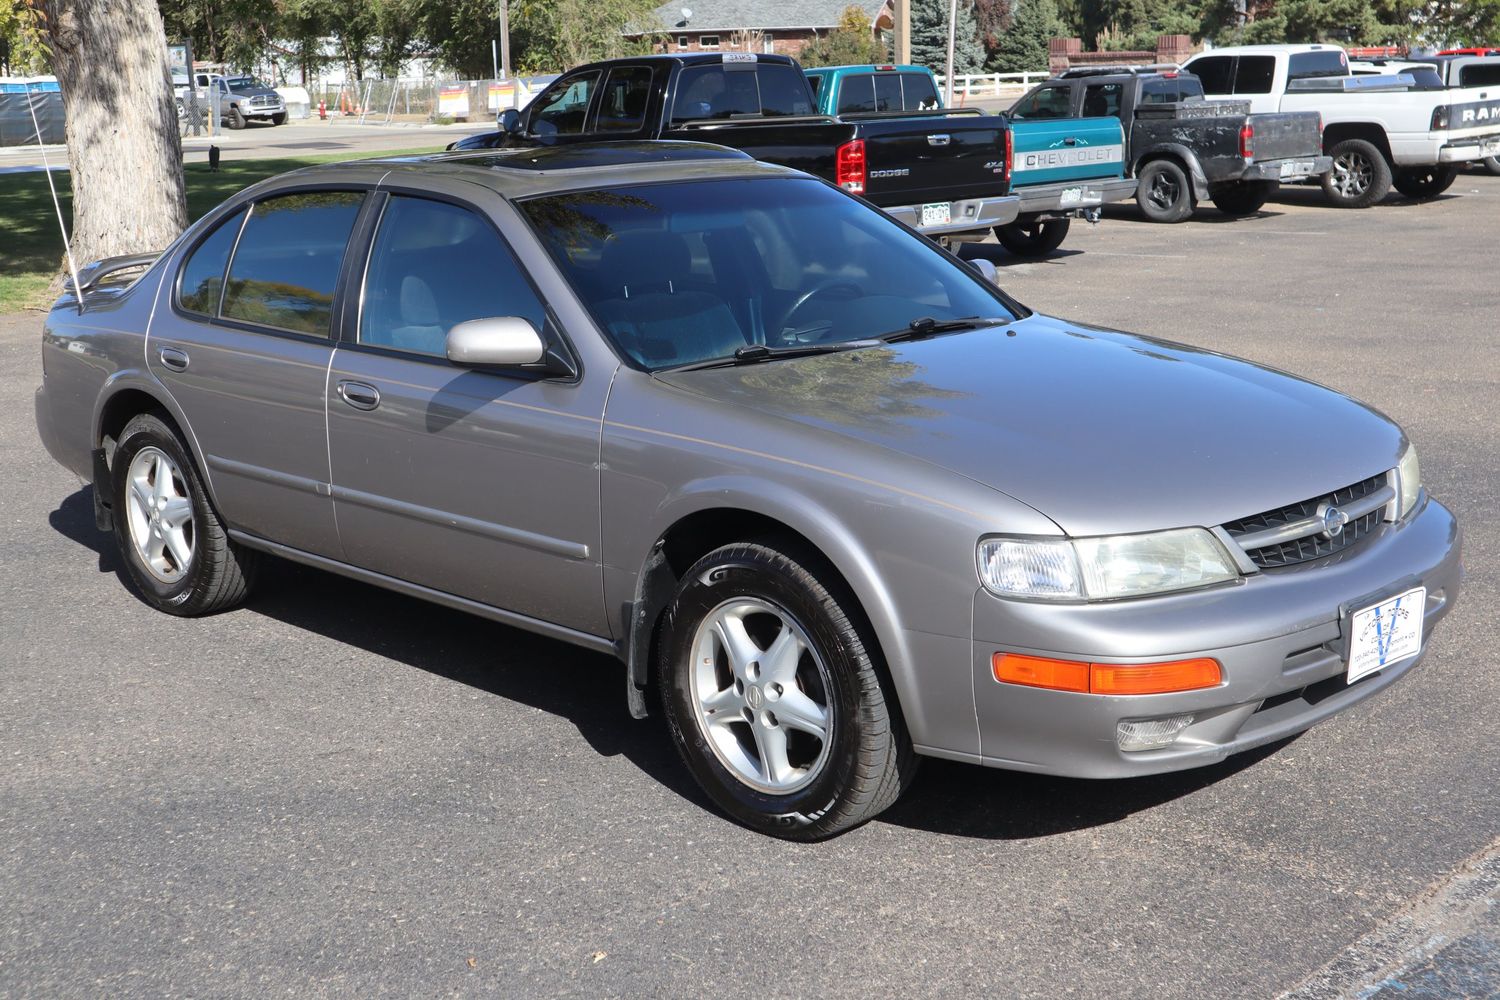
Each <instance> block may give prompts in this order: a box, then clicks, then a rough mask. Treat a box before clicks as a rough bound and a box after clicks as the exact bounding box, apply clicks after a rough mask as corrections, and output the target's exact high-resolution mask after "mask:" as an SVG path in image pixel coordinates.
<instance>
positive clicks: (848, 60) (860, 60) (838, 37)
mask: <svg viewBox="0 0 1500 1000" xmlns="http://www.w3.org/2000/svg"><path fill="white" fill-rule="evenodd" d="M889 58H890V54H889V52H888V51H887V49H886V46H885V42H884V41H883V40H881V39H879V38H876V37H875V32H874V31H873V30H872V29H871V28H870V15H869V14H867V13H865V11H864V10H863V9H862V8H860V7H846V8H844V13H843V16H842V17H840V18H839V26H838V27H837V28H835V29H833V30H832V31H830V32H829V33H828V34H826V35H823V36H822V37H820V38H817V39H815V40H814V41H811V42H809V43H807V44H806V45H804V46H803V47H802V51H801V52H799V53H798V54H797V61H798V62H800V63H801V64H802V65H803V66H806V67H807V68H808V69H813V68H816V67H818V66H862V65H864V64H865V63H883V62H885V61H886V60H887V59H889Z"/></svg>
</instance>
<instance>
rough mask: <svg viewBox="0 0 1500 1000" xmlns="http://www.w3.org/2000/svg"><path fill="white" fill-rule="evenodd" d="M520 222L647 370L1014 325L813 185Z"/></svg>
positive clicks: (953, 270) (609, 200)
mask: <svg viewBox="0 0 1500 1000" xmlns="http://www.w3.org/2000/svg"><path fill="white" fill-rule="evenodd" d="M522 208H523V210H524V211H525V213H526V215H527V217H528V218H529V219H530V221H531V224H532V226H533V227H534V228H535V230H536V232H537V233H538V235H539V236H540V237H541V239H542V242H543V243H544V244H545V245H546V246H547V248H548V250H549V251H550V252H551V254H552V256H553V258H554V259H555V260H556V261H557V263H558V266H559V267H560V268H561V269H562V271H563V273H564V275H565V276H566V277H567V279H568V281H569V283H570V284H571V285H572V287H573V289H574V290H575V291H576V292H577V294H578V296H579V298H580V299H582V300H583V302H584V304H585V305H586V306H587V307H588V309H589V310H590V312H591V313H592V314H593V316H594V318H595V320H596V321H597V322H598V324H599V326H600V328H601V329H603V330H605V331H606V332H607V333H608V334H609V336H610V337H611V338H612V339H613V340H614V342H615V344H616V346H617V347H618V348H619V350H620V353H621V354H622V355H624V356H625V357H627V358H628V359H630V360H631V361H632V362H633V363H634V364H636V365H637V366H639V367H641V368H645V369H647V370H656V369H660V368H670V367H677V366H680V365H686V364H695V363H703V362H708V361H712V360H714V359H720V358H723V359H733V358H736V357H737V356H738V357H739V358H740V359H743V360H752V359H753V360H770V359H774V358H777V357H786V356H794V355H795V354H797V353H805V352H811V351H817V350H820V349H828V350H839V349H846V348H845V347H844V346H843V345H849V346H857V345H856V343H855V342H865V341H869V340H870V339H871V338H875V337H880V336H884V335H894V334H900V333H902V332H914V333H916V334H918V335H925V334H927V333H930V332H937V331H943V330H946V329H962V328H963V324H954V325H951V326H949V325H945V323H944V321H947V320H957V319H964V318H969V317H981V318H983V319H984V320H985V321H986V322H984V323H978V324H976V325H981V326H982V325H990V324H992V323H994V322H1004V321H1007V320H1010V319H1014V318H1015V317H1016V316H1017V315H1018V314H1019V312H1020V307H1019V306H1016V305H1014V304H1012V303H1009V302H1008V300H1006V299H1005V298H1004V297H1003V296H1002V295H1001V294H1000V293H999V291H998V290H997V289H995V288H994V286H992V285H989V284H988V283H986V282H984V281H983V280H982V279H981V278H980V277H979V275H978V273H977V272H974V271H971V270H970V269H969V268H968V267H966V266H965V265H963V264H961V263H959V262H958V261H956V260H954V259H953V258H952V257H951V256H949V255H948V254H947V253H945V252H944V251H942V250H940V249H938V248H937V247H936V246H935V245H933V244H932V243H930V242H928V241H927V240H925V239H923V238H922V237H920V236H917V235H916V234H914V233H912V232H911V231H909V230H907V229H905V228H903V227H901V226H900V225H898V224H897V223H895V222H894V221H892V220H891V219H890V218H888V217H887V216H885V215H883V214H882V213H880V212H878V211H876V210H874V209H872V208H869V207H868V206H866V205H864V204H862V203H860V202H858V201H856V200H855V199H853V198H850V197H849V196H847V195H845V194H843V193H842V192H839V191H837V190H835V189H833V188H831V187H829V186H828V185H826V184H823V183H821V182H819V181H815V180H811V179H806V178H754V179H733V180H705V181H694V182H689V183H674V184H655V185H642V186H636V187H619V188H610V189H606V190H599V191H589V192H583V193H572V194H565V195H556V196H547V197H541V198H535V199H531V200H529V201H526V202H524V203H523V204H522ZM928 320H931V321H932V322H931V323H929V322H927V321H928ZM918 321H921V322H918ZM778 348H794V349H797V350H795V351H792V352H778V351H777V350H776V349H778ZM737 352H738V353H737Z"/></svg>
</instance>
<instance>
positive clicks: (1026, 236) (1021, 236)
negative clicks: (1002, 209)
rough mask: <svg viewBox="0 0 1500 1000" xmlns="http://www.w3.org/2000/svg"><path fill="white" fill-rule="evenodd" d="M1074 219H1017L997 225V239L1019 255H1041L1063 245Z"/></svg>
mask: <svg viewBox="0 0 1500 1000" xmlns="http://www.w3.org/2000/svg"><path fill="white" fill-rule="evenodd" d="M1072 222H1073V220H1072V219H1048V220H1047V221H1045V222H1038V221H1036V220H1035V219H1017V220H1016V221H1015V222H1007V223H1006V224H1005V225H1003V226H996V227H995V239H997V240H999V241H1000V245H1001V246H1003V247H1005V249H1007V250H1009V251H1010V252H1011V253H1013V254H1015V255H1016V256H1017V257H1040V256H1042V255H1043V254H1049V253H1051V252H1052V251H1054V250H1056V249H1057V248H1058V247H1060V246H1062V241H1063V240H1065V239H1067V237H1068V227H1069V226H1070V225H1072Z"/></svg>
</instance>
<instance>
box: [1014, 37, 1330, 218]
mask: <svg viewBox="0 0 1500 1000" xmlns="http://www.w3.org/2000/svg"><path fill="white" fill-rule="evenodd" d="M1102 115H1113V116H1114V117H1116V118H1119V119H1120V122H1121V124H1122V125H1123V126H1124V129H1125V162H1126V164H1127V168H1128V169H1127V172H1128V173H1130V174H1132V175H1134V176H1135V177H1136V178H1137V180H1139V182H1140V184H1139V186H1138V187H1137V188H1136V194H1135V200H1136V204H1138V205H1140V207H1141V211H1142V212H1144V213H1145V214H1146V217H1147V218H1149V219H1151V220H1152V221H1154V222H1181V221H1182V220H1184V219H1186V218H1187V217H1188V216H1190V215H1192V214H1193V210H1194V208H1195V207H1196V206H1197V203H1198V202H1199V201H1201V200H1203V199H1205V198H1207V199H1210V200H1212V201H1213V203H1214V207H1216V208H1218V209H1219V211H1221V212H1224V213H1226V214H1228V215H1253V214H1254V213H1256V212H1258V211H1260V208H1261V206H1262V205H1264V204H1265V203H1266V199H1267V198H1268V197H1270V195H1271V194H1272V193H1273V192H1274V191H1275V190H1276V187H1277V185H1279V184H1280V183H1281V182H1282V181H1289V180H1306V179H1310V178H1313V179H1315V178H1318V177H1321V176H1322V175H1323V174H1325V173H1327V172H1328V171H1329V170H1331V169H1332V168H1333V161H1332V160H1331V159H1330V158H1329V157H1327V156H1324V155H1323V134H1322V118H1321V116H1319V115H1318V114H1317V113H1316V112H1311V111H1292V112H1276V113H1273V114H1260V115H1252V114H1250V106H1249V104H1248V103H1247V102H1240V101H1205V100H1204V99H1203V84H1202V83H1201V82H1200V81H1199V80H1198V78H1197V77H1196V76H1193V75H1192V74H1191V73H1183V72H1180V71H1178V70H1177V69H1176V68H1175V67H1161V66H1147V67H1132V66H1100V67H1088V68H1081V69H1073V70H1068V71H1067V72H1065V73H1063V74H1062V75H1061V76H1058V77H1056V78H1054V79H1051V80H1048V81H1047V82H1046V83H1043V84H1040V85H1038V86H1037V87H1036V88H1035V89H1034V90H1032V91H1030V92H1029V93H1027V94H1026V96H1024V97H1022V98H1021V99H1020V100H1019V101H1017V102H1016V104H1015V105H1014V106H1013V107H1012V108H1011V109H1010V117H1011V118H1012V119H1014V120H1016V121H1034V120H1045V119H1051V118H1080V117H1084V118H1089V117H1096V116H1102Z"/></svg>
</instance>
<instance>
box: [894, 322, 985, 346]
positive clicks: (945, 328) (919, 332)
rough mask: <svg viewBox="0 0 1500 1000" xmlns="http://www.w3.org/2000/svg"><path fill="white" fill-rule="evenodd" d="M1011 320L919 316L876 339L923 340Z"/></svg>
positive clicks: (897, 340) (895, 340)
mask: <svg viewBox="0 0 1500 1000" xmlns="http://www.w3.org/2000/svg"><path fill="white" fill-rule="evenodd" d="M1009 322H1010V320H1009V319H1008V318H1006V317H1004V316H960V317H958V318H957V319H933V318H932V317H931V316H918V317H917V318H916V319H914V320H912V321H911V322H910V323H908V324H906V328H905V329H903V330H892V331H891V332H890V333H882V334H881V335H880V336H878V337H876V338H875V339H876V340H878V341H880V342H881V343H885V344H897V343H900V342H901V341H903V340H921V339H922V338H923V337H931V336H933V335H935V334H939V333H952V332H953V331H954V330H978V329H980V328H981V327H986V326H1004V325H1006V324H1007V323H1009Z"/></svg>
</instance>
